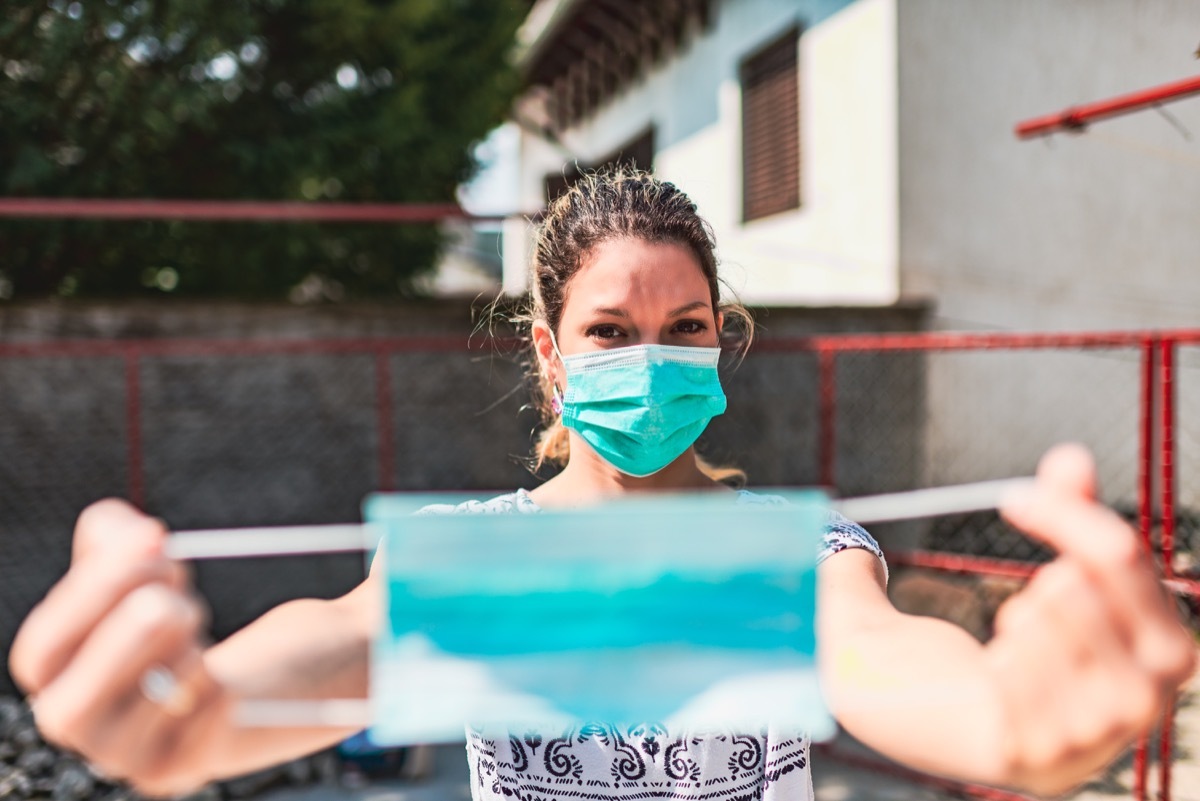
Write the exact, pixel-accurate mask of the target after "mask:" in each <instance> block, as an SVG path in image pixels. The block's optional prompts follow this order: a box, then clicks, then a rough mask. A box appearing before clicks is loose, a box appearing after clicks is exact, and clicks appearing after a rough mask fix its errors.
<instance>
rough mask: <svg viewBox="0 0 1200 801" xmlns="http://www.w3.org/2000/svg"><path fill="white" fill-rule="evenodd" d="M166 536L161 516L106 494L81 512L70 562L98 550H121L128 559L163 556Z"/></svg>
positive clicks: (85, 557)
mask: <svg viewBox="0 0 1200 801" xmlns="http://www.w3.org/2000/svg"><path fill="white" fill-rule="evenodd" d="M166 537H167V527H166V525H165V524H164V523H163V522H162V521H161V520H159V519H158V518H154V517H150V516H149V515H146V514H143V513H142V512H140V511H138V509H137V508H136V507H134V506H133V505H132V504H130V503H128V502H126V501H123V500H120V499H119V498H106V499H104V500H102V501H97V502H96V503H93V504H92V505H91V506H89V507H87V508H86V509H84V510H83V512H82V513H81V514H80V515H79V520H78V521H77V522H76V524H75V538H74V540H72V545H71V562H72V564H74V563H75V562H78V561H81V560H83V559H87V558H89V557H90V556H92V555H93V554H95V553H118V554H120V555H121V556H123V557H124V558H128V559H139V558H146V557H158V556H162V553H163V543H164V542H165V540H166Z"/></svg>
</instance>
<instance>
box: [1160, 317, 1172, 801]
mask: <svg viewBox="0 0 1200 801" xmlns="http://www.w3.org/2000/svg"><path fill="white" fill-rule="evenodd" d="M1159 375H1160V376H1161V378H1162V380H1161V382H1160V383H1159V393H1161V394H1160V396H1159V402H1160V404H1161V406H1160V407H1159V414H1160V417H1161V420H1160V421H1159V426H1160V430H1161V432H1162V440H1161V443H1160V446H1159V447H1160V450H1159V459H1160V462H1161V465H1160V466H1161V469H1162V474H1161V480H1162V566H1163V567H1162V569H1163V575H1164V576H1165V577H1166V578H1167V579H1171V578H1173V577H1174V575H1175V571H1174V559H1175V343H1174V342H1173V341H1171V340H1169V339H1164V340H1163V341H1162V342H1160V343H1159ZM1174 718H1175V703H1174V699H1169V700H1168V701H1167V705H1166V708H1165V709H1164V710H1163V717H1162V721H1161V722H1160V723H1159V729H1158V797H1159V799H1160V801H1171V769H1172V767H1173V766H1172V759H1171V752H1172V747H1171V741H1172V736H1173V731H1172V729H1173V727H1174V724H1175V721H1174Z"/></svg>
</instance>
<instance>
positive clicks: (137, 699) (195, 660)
mask: <svg viewBox="0 0 1200 801" xmlns="http://www.w3.org/2000/svg"><path fill="white" fill-rule="evenodd" d="M152 669H154V670H162V671H166V675H168V676H170V677H171V679H172V681H173V682H174V685H175V688H174V690H173V692H171V694H170V695H171V697H170V698H168V699H150V698H149V697H148V695H147V691H146V688H145V674H143V677H142V678H141V679H139V687H138V688H137V689H136V690H135V691H134V692H132V693H131V695H129V696H128V697H127V698H126V700H125V701H124V702H123V703H122V704H121V705H120V707H119V708H118V709H117V711H116V713H115V714H114V716H113V719H114V722H113V723H112V724H111V725H109V726H108V727H106V728H105V731H104V737H103V742H102V743H101V744H100V750H98V751H95V752H93V762H94V763H95V764H96V765H97V766H98V767H100V768H101V769H102V770H106V771H109V772H110V774H111V775H117V776H120V777H122V778H125V779H130V778H146V777H154V776H156V775H159V774H162V773H164V772H165V771H167V769H168V768H170V767H171V766H172V763H173V762H175V761H176V758H177V756H178V753H177V749H178V747H179V745H180V741H181V739H182V738H183V737H184V736H185V731H186V730H187V729H190V728H192V727H194V726H195V725H196V718H197V717H201V716H204V715H206V714H210V713H212V712H213V711H214V710H212V709H210V706H211V705H212V702H213V701H214V699H215V698H216V697H217V696H218V695H219V688H218V687H217V685H216V683H215V682H214V681H213V679H212V677H211V676H210V675H209V673H208V671H207V670H205V669H204V660H203V656H202V651H201V649H200V648H198V647H197V646H196V645H195V644H189V645H188V646H186V647H185V648H184V649H183V650H182V651H181V652H179V653H178V654H177V655H175V656H174V657H173V658H172V659H170V660H164V661H162V662H161V663H157V664H155V665H154V666H153V667H152Z"/></svg>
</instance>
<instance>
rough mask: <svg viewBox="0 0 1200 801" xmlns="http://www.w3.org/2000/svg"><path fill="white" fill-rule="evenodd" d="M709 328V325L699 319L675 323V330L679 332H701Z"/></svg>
mask: <svg viewBox="0 0 1200 801" xmlns="http://www.w3.org/2000/svg"><path fill="white" fill-rule="evenodd" d="M706 330H708V326H706V325H705V324H704V323H702V322H700V321H699V320H680V321H679V322H677V323H676V324H675V332H676V333H678V334H699V333H701V332H703V331H706Z"/></svg>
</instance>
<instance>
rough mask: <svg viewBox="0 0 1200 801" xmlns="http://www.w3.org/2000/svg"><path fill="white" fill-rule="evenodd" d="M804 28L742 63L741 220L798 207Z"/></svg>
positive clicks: (789, 33)
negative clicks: (800, 62) (800, 60)
mask: <svg viewBox="0 0 1200 801" xmlns="http://www.w3.org/2000/svg"><path fill="white" fill-rule="evenodd" d="M799 40H800V29H799V28H791V29H790V30H788V32H787V33H785V34H784V35H783V36H781V37H779V38H778V39H776V40H774V41H772V42H771V43H769V44H767V45H766V46H765V47H763V48H762V49H760V50H759V51H757V52H756V53H754V54H753V55H751V56H750V57H748V58H747V59H746V60H745V61H743V62H742V66H741V76H740V77H741V82H742V219H743V220H745V221H749V220H757V219H758V218H760V217H766V216H768V215H771V214H778V213H779V212H781V211H787V210H788V209H797V208H800V73H799V65H798V63H797V53H798V51H799Z"/></svg>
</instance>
